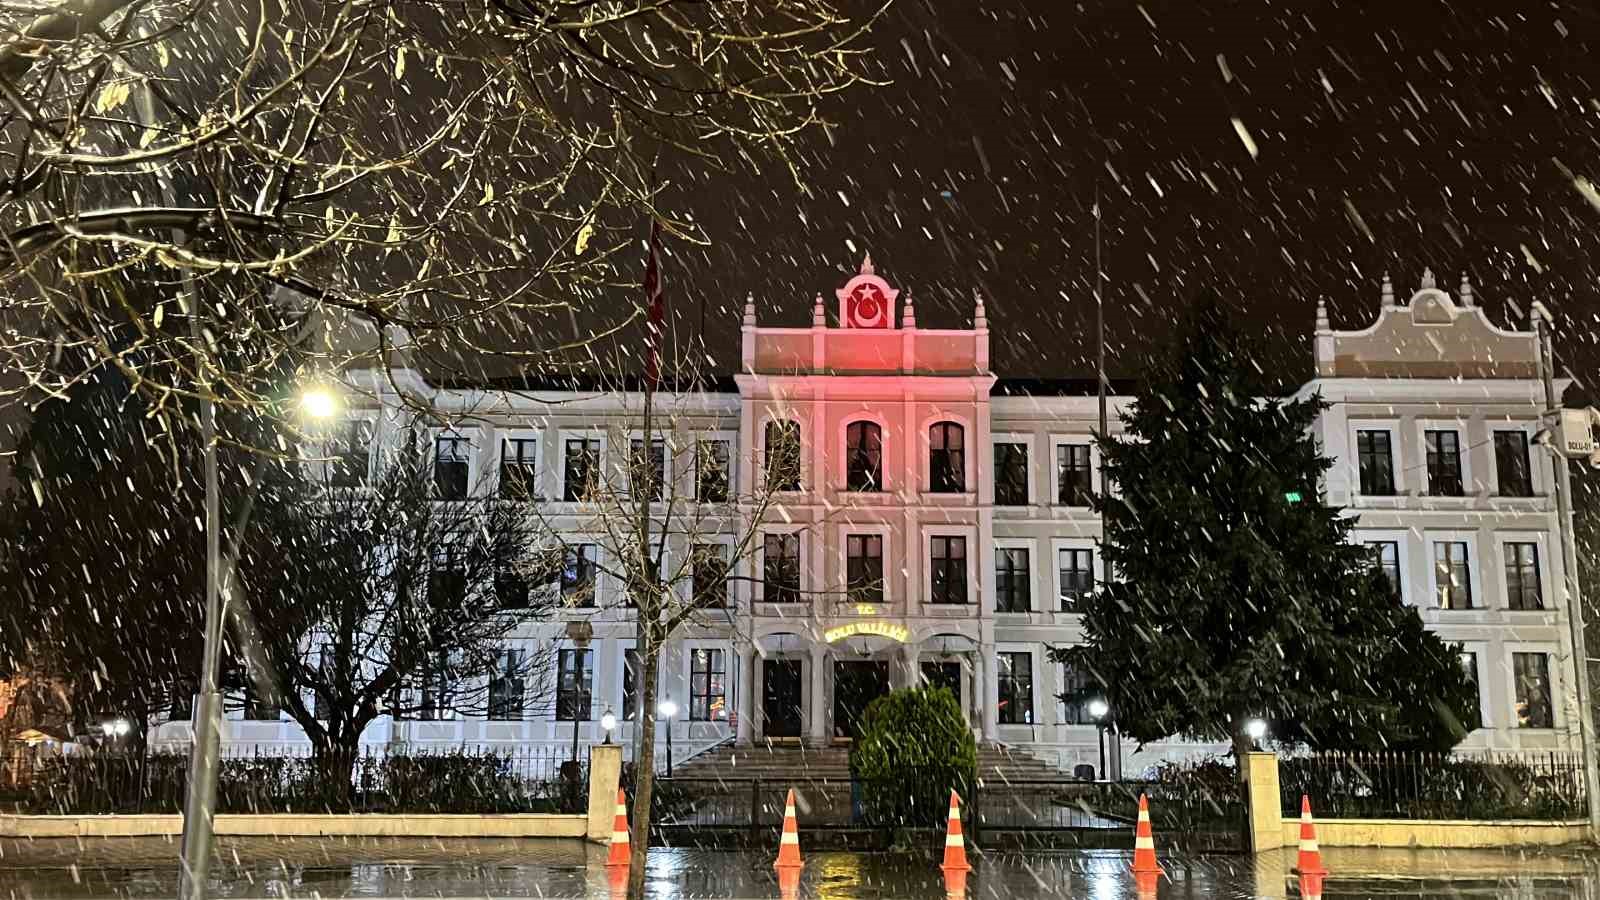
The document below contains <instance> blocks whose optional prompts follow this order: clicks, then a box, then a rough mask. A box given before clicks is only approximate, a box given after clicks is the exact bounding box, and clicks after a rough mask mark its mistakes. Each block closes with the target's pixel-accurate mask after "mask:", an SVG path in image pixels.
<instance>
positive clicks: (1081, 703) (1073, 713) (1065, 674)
mask: <svg viewBox="0 0 1600 900" xmlns="http://www.w3.org/2000/svg"><path fill="white" fill-rule="evenodd" d="M1093 686H1094V682H1093V680H1092V679H1090V678H1089V673H1087V672H1084V671H1083V670H1081V669H1078V668H1075V667H1074V666H1072V665H1070V664H1068V663H1062V664H1061V716H1062V718H1061V724H1063V725H1094V724H1097V723H1096V722H1095V718H1094V716H1091V715H1089V701H1090V700H1092V699H1093V698H1092V697H1090V696H1089V694H1090V693H1091V688H1093Z"/></svg>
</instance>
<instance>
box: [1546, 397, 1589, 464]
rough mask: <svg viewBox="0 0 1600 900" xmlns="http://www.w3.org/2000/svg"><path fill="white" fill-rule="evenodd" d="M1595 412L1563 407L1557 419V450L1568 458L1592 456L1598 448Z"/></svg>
mask: <svg viewBox="0 0 1600 900" xmlns="http://www.w3.org/2000/svg"><path fill="white" fill-rule="evenodd" d="M1593 420H1594V413H1593V410H1588V409H1563V410H1561V416H1560V418H1559V419H1557V421H1556V433H1555V435H1553V437H1554V438H1555V446H1556V450H1557V451H1559V452H1560V453H1561V455H1562V456H1565V457H1567V458H1568V459H1578V458H1582V457H1586V456H1592V455H1593V454H1594V453H1595V450H1596V449H1597V448H1596V446H1595V440H1594V421H1593Z"/></svg>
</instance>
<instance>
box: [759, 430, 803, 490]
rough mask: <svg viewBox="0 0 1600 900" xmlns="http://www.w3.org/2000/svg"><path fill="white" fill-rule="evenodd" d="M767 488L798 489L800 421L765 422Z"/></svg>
mask: <svg viewBox="0 0 1600 900" xmlns="http://www.w3.org/2000/svg"><path fill="white" fill-rule="evenodd" d="M767 488H768V490H774V491H798V490H800V423H799V422H768V423H767Z"/></svg>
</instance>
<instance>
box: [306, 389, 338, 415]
mask: <svg viewBox="0 0 1600 900" xmlns="http://www.w3.org/2000/svg"><path fill="white" fill-rule="evenodd" d="M300 409H301V410H302V411H304V412H305V414H306V415H308V416H310V417H311V418H313V419H331V418H333V416H334V414H335V413H337V412H338V411H339V398H338V397H336V396H334V393H333V391H330V390H328V389H327V388H323V387H314V388H307V389H306V391H305V392H304V393H302V394H301V395H300Z"/></svg>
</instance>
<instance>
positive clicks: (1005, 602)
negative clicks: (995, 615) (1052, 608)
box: [994, 547, 1033, 613]
mask: <svg viewBox="0 0 1600 900" xmlns="http://www.w3.org/2000/svg"><path fill="white" fill-rule="evenodd" d="M1032 585H1033V581H1032V575H1031V573H1030V572H1029V571H1028V548H1027V547H997V548H995V551H994V606H995V611H996V612H1012V613H1021V612H1028V611H1029V610H1031V609H1033V587H1032Z"/></svg>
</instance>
